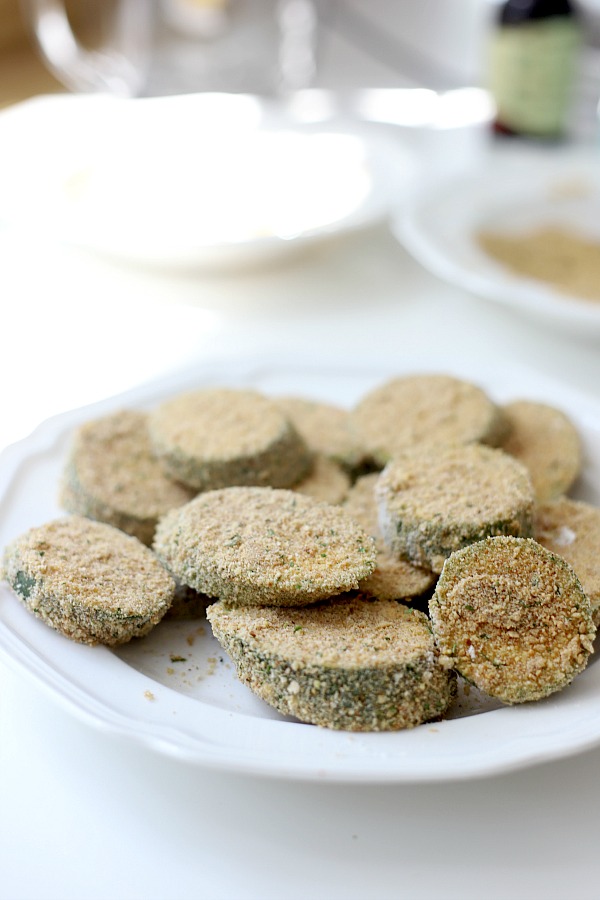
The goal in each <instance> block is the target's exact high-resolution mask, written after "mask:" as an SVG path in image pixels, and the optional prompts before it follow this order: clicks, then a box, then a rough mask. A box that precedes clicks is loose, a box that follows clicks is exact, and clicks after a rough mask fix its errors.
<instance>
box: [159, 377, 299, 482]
mask: <svg viewBox="0 0 600 900" xmlns="http://www.w3.org/2000/svg"><path fill="white" fill-rule="evenodd" d="M149 432H150V437H151V440H152V444H153V447H154V452H155V453H156V455H157V456H158V457H159V459H160V460H161V461H162V463H163V466H164V467H165V471H166V473H167V475H168V476H169V477H170V478H174V479H176V480H178V481H181V482H183V483H184V484H187V485H188V486H189V487H191V488H194V489H195V490H197V491H209V490H215V489H217V488H222V487H229V486H231V485H260V486H263V487H265V486H271V487H279V488H281V487H291V486H292V485H293V484H295V483H296V482H297V481H300V479H301V478H303V477H304V476H305V475H306V474H307V473H308V471H309V470H310V465H311V453H310V451H309V449H308V447H307V446H306V443H305V442H304V441H303V440H302V438H301V437H300V435H299V434H298V432H297V431H296V429H295V428H294V427H293V426H292V425H291V423H290V422H289V421H288V420H287V419H286V418H285V416H284V415H283V414H282V413H281V411H280V410H279V409H278V408H277V406H276V405H275V403H273V402H272V401H271V400H269V399H268V398H267V397H264V396H263V395H262V394H260V393H258V392H257V391H250V390H234V389H228V388H211V389H206V390H198V391H191V392H189V393H186V394H180V395H178V396H176V397H174V398H173V399H171V400H167V401H165V402H164V403H162V404H161V405H160V406H158V407H157V408H156V409H155V410H154V411H153V412H152V413H150V417H149Z"/></svg>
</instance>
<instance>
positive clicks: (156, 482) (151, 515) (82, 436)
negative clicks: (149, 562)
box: [59, 410, 195, 544]
mask: <svg viewBox="0 0 600 900" xmlns="http://www.w3.org/2000/svg"><path fill="white" fill-rule="evenodd" d="M146 422H147V416H146V414H145V413H142V412H137V411H134V410H120V411H118V412H116V413H112V414H111V415H108V416H104V417H103V418H101V419H95V420H93V421H90V422H85V423H84V424H83V425H81V426H79V428H77V429H76V431H75V433H74V435H73V440H72V444H71V450H70V454H69V458H68V460H67V464H66V466H65V470H64V472H63V477H62V482H61V486H60V495H59V500H60V503H61V505H62V507H63V508H64V509H65V510H66V511H67V512H70V513H75V514H76V515H80V516H87V517H89V518H91V519H96V520H97V521H99V522H106V523H108V524H109V525H114V526H115V527H116V528H120V529H121V530H122V531H125V532H127V534H132V535H134V536H135V537H137V538H138V539H139V540H140V541H142V543H144V544H151V543H152V539H153V537H154V529H155V528H156V523H157V521H158V519H159V518H160V517H161V516H163V515H164V514H165V513H166V512H168V511H169V510H170V509H173V508H174V507H177V506H181V505H182V504H184V503H187V502H188V501H189V500H191V499H192V497H193V496H194V495H195V491H191V490H190V489H189V488H186V487H184V485H182V484H179V483H177V482H175V481H173V480H172V479H171V478H167V476H166V475H165V473H164V472H163V468H162V466H161V464H160V463H159V462H158V460H157V459H156V458H155V456H154V454H153V452H152V447H151V444H150V439H149V437H148V431H147V428H146Z"/></svg>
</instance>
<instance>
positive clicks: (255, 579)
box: [154, 487, 375, 606]
mask: <svg viewBox="0 0 600 900" xmlns="http://www.w3.org/2000/svg"><path fill="white" fill-rule="evenodd" d="M154 548H155V550H156V553H157V554H158V556H159V558H160V559H161V560H162V561H163V562H164V564H165V565H166V566H167V568H168V569H169V570H170V571H171V572H173V574H174V575H175V577H176V578H177V579H178V580H180V581H182V582H183V583H184V584H187V585H189V586H190V587H193V588H194V589H195V590H197V591H200V592H202V593H205V594H208V595H209V596H211V597H218V598H220V599H222V600H224V601H226V602H227V603H229V604H240V605H248V604H254V605H261V604H270V605H275V606H299V605H303V604H307V603H315V602H317V601H318V600H322V599H324V598H327V597H331V596H332V595H334V594H341V593H343V592H344V591H348V590H353V589H356V588H358V584H359V582H360V581H361V579H363V578H365V577H366V576H367V575H369V574H370V573H371V572H372V571H373V569H374V568H375V546H374V543H373V540H372V539H371V538H370V537H369V536H368V535H367V534H365V532H364V531H363V529H362V528H360V526H359V525H358V524H357V523H355V522H354V520H353V519H351V518H350V517H349V516H348V515H347V513H346V512H344V510H342V509H341V508H340V507H335V506H330V505H329V504H327V503H319V502H317V501H316V500H313V499H312V498H310V497H306V496H305V495H303V494H300V493H296V492H294V491H290V490H284V489H273V488H258V487H253V488H249V487H246V488H244V487H233V488H224V489H222V490H219V491H209V492H207V493H205V494H200V495H199V496H198V497H196V499H194V500H192V501H191V502H190V503H188V504H186V506H183V507H181V508H180V509H178V510H173V511H172V512H170V513H168V514H167V515H166V516H165V517H164V518H163V519H162V520H161V521H160V522H159V524H158V528H157V530H156V538H155V542H154Z"/></svg>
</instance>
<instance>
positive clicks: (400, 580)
mask: <svg viewBox="0 0 600 900" xmlns="http://www.w3.org/2000/svg"><path fill="white" fill-rule="evenodd" d="M378 478H379V475H378V474H377V473H371V474H370V475H363V476H362V477H361V478H359V479H358V480H357V481H356V482H355V483H354V484H353V485H352V487H351V488H350V491H349V492H348V496H347V498H346V500H345V502H344V504H343V507H344V509H345V510H346V512H348V513H349V514H350V515H351V516H352V518H353V519H355V520H356V521H357V522H358V523H359V525H361V526H362V527H363V528H364V530H365V531H366V532H367V534H370V535H371V537H372V538H373V539H374V541H375V547H376V550H377V562H376V566H375V570H374V571H373V573H372V574H371V575H369V576H367V578H365V579H363V581H361V583H360V590H361V591H362V593H363V594H366V595H367V596H369V597H377V598H379V599H380V600H408V599H410V598H412V597H418V596H420V595H421V594H424V593H425V591H427V590H428V589H429V588H430V587H431V586H432V585H433V584H434V581H435V577H434V575H433V573H432V572H431V571H429V570H427V569H421V568H418V567H417V566H413V565H412V563H409V562H408V561H407V560H405V559H400V558H399V557H398V556H397V555H396V554H394V553H391V552H390V550H388V548H387V547H386V545H385V542H384V540H383V537H382V535H381V532H380V530H379V522H378V518H377V501H376V499H375V485H376V484H377V481H378Z"/></svg>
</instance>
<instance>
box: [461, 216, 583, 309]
mask: <svg viewBox="0 0 600 900" xmlns="http://www.w3.org/2000/svg"><path fill="white" fill-rule="evenodd" d="M477 239H478V242H479V244H480V245H481V247H482V249H483V250H485V252H486V253H487V254H488V255H489V256H491V257H492V258H493V259H495V260H496V261H497V262H499V263H501V264H502V265H503V266H506V267H507V268H508V269H510V270H511V271H512V272H513V273H514V274H517V275H521V276H525V277H526V278H533V279H535V280H536V281H541V282H543V283H544V284H548V285H550V286H551V287H553V288H556V289H557V290H558V291H561V292H562V293H564V294H571V295H573V296H576V297H581V298H582V299H585V300H596V301H600V286H599V285H600V243H598V241H595V240H592V239H591V238H587V237H585V236H584V235H582V234H576V233H575V232H570V231H567V230H566V229H564V228H556V227H544V228H538V229H536V230H535V231H531V232H530V233H528V234H516V235H511V234H500V233H498V234H494V233H492V232H489V231H484V232H481V233H480V234H479V235H478V238H477Z"/></svg>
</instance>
